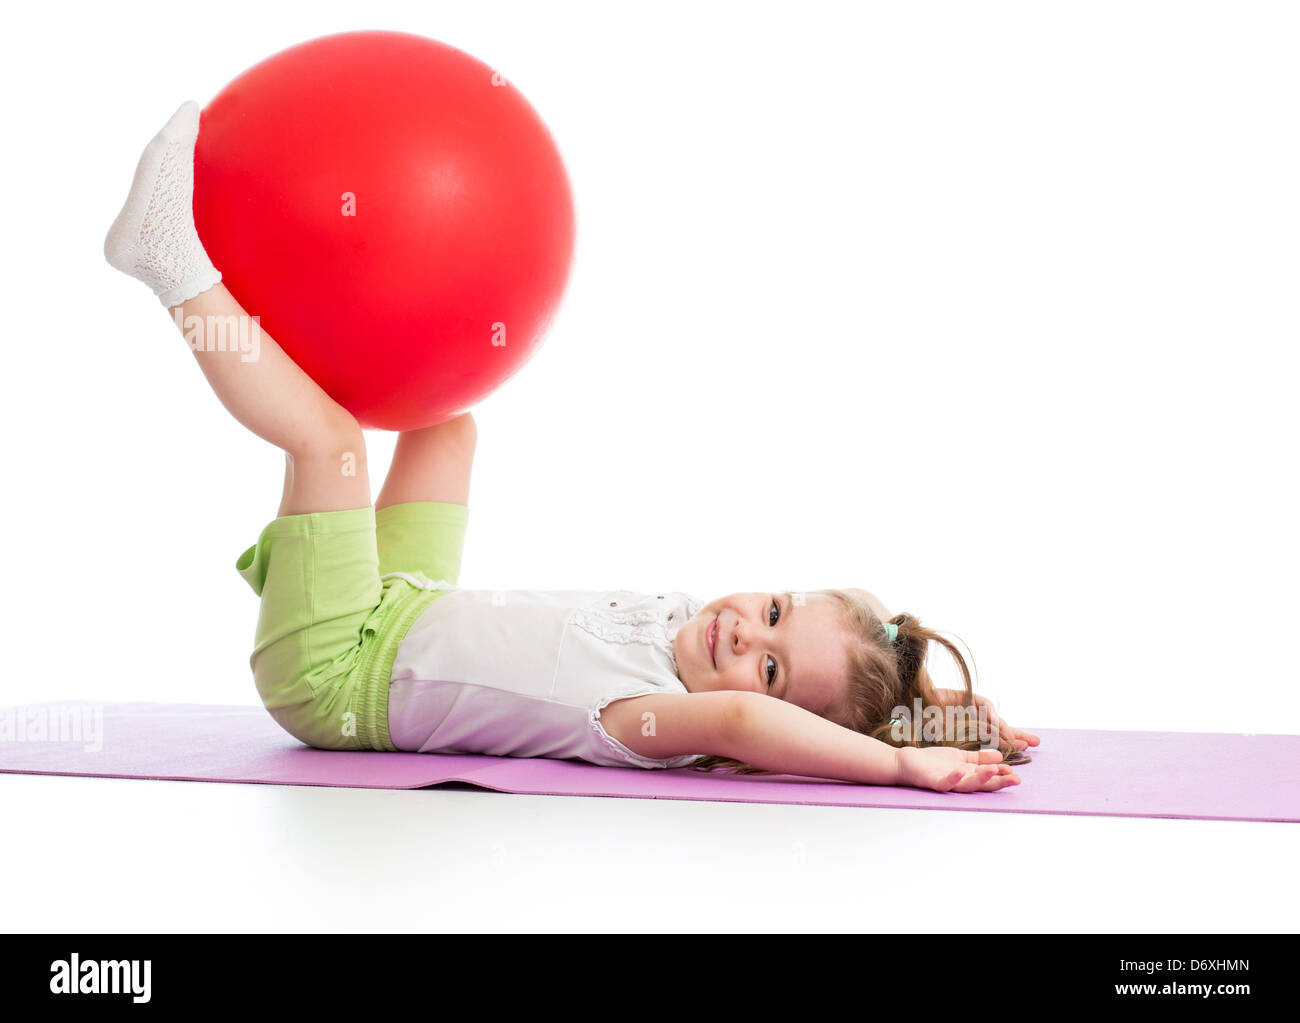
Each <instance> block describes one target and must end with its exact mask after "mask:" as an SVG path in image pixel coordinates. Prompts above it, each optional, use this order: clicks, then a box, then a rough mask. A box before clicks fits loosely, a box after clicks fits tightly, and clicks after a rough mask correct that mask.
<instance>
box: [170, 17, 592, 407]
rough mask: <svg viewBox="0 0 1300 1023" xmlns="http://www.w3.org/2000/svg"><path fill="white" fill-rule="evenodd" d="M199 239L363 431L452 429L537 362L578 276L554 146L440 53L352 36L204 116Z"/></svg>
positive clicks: (499, 81) (292, 59)
mask: <svg viewBox="0 0 1300 1023" xmlns="http://www.w3.org/2000/svg"><path fill="white" fill-rule="evenodd" d="M194 220H195V224H196V226H197V227H198V232H199V237H200V238H201V239H202V241H203V245H204V248H206V249H207V252H208V255H209V257H211V259H212V262H213V264H214V265H215V266H216V268H217V269H218V270H220V271H221V274H222V282H223V283H224V284H225V285H226V287H227V288H229V289H230V291H231V293H232V294H233V295H234V296H235V298H236V299H237V300H238V301H239V303H240V304H241V305H242V306H243V307H244V309H245V310H246V311H247V312H248V313H249V315H251V316H257V317H260V320H259V323H260V325H261V328H262V330H263V331H264V332H265V333H267V334H269V335H270V337H271V338H273V339H274V340H275V341H276V342H277V343H278V344H279V345H280V346H281V347H282V348H283V349H284V350H285V351H286V352H287V353H288V354H289V356H290V357H291V358H292V359H293V360H294V361H295V362H296V363H297V364H298V365H299V366H301V367H302V369H303V370H304V371H306V373H307V374H308V375H309V376H310V377H311V378H312V379H313V380H315V381H316V383H318V384H319V385H320V386H321V387H322V388H323V389H324V390H325V392H326V393H328V394H329V395H330V396H331V397H332V398H333V399H334V400H335V401H337V402H338V403H339V404H340V405H342V406H343V407H344V408H346V409H347V410H348V411H349V412H351V413H352V414H353V415H354V416H355V417H356V418H357V421H358V422H359V423H360V424H361V425H362V426H366V427H372V428H376V429H384V430H412V429H419V428H420V427H424V426H431V425H433V424H434V423H439V422H442V421H444V420H446V419H450V418H451V417H452V416H454V415H457V414H459V413H461V412H464V411H465V410H467V409H468V408H470V407H471V406H472V405H474V404H475V403H476V402H478V401H479V400H480V399H482V398H483V397H484V396H485V395H487V394H488V393H490V392H491V391H492V390H493V389H494V388H496V387H497V386H498V385H500V384H501V383H502V382H503V381H505V380H506V379H507V378H508V377H509V376H510V375H511V374H513V373H514V372H515V371H517V370H518V369H519V368H520V367H521V366H523V364H524V363H525V362H526V361H527V360H528V359H529V357H530V356H531V355H532V354H533V352H534V351H536V349H537V348H538V346H539V345H540V344H541V341H542V338H543V336H544V334H545V333H546V331H547V328H548V327H549V325H550V322H551V320H552V318H553V317H554V315H555V311H556V308H557V307H558V305H559V302H560V298H561V296H562V295H563V292H564V286H565V282H566V281H567V279H568V275H569V267H570V264H571V262H572V257H573V242H574V232H575V224H574V210H573V195H572V192H571V190H570V187H569V179H568V175H567V174H566V172H565V169H564V163H563V161H562V160H561V158H560V154H559V152H558V150H557V149H556V146H555V142H554V140H553V139H552V138H551V134H550V132H549V131H548V130H547V128H546V125H545V124H544V123H543V122H542V120H541V118H540V117H539V116H538V115H537V112H536V111H535V110H533V108H532V107H531V106H530V105H529V103H528V101H527V100H526V99H524V97H523V95H522V94H521V93H520V92H519V91H518V90H517V89H516V88H515V87H514V86H513V85H511V84H510V83H509V82H507V81H505V80H504V79H503V78H502V77H501V75H500V74H498V73H496V72H494V71H493V69H492V68H490V67H488V66H487V65H486V64H484V63H482V62H481V61H479V60H476V59H475V58H474V57H471V56H469V55H468V54H466V53H463V52H461V51H460V50H457V49H455V48H454V47H451V46H447V45H446V44H444V43H439V42H436V41H434V40H432V39H426V38H424V37H422V36H416V35H409V34H406V33H402V32H345V33H342V34H340V35H333V36H326V37H324V38H321V39H315V40H312V41H310V42H306V43H302V44H300V45H298V46H294V47H291V48H290V49H287V50H284V51H282V52H280V53H278V54H276V55H274V56H272V57H269V58H268V59H266V60H264V61H262V62H261V63H260V64H258V65H256V66H255V67H253V68H250V69H249V70H248V71H245V72H244V73H243V74H242V75H240V76H239V77H238V78H236V79H235V80H234V81H232V82H231V83H230V84H229V85H227V86H226V87H225V88H224V89H223V90H222V91H221V92H220V93H219V94H218V95H217V97H216V98H215V99H213V100H212V102H211V103H209V104H208V105H207V107H206V108H204V110H203V112H202V115H201V117H200V121H199V138H198V143H197V145H196V148H195V154H194Z"/></svg>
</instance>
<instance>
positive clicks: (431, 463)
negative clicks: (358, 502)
mask: <svg viewBox="0 0 1300 1023" xmlns="http://www.w3.org/2000/svg"><path fill="white" fill-rule="evenodd" d="M477 443H478V426H477V424H476V423H475V422H474V418H473V416H471V415H470V413H468V412H466V413H464V414H463V415H460V416H457V417H456V418H455V419H449V420H448V421H447V422H445V423H438V424H437V425H436V426H427V427H425V428H424V429H423V430H405V431H403V432H402V433H401V434H399V435H398V437H397V447H396V448H394V449H393V461H392V464H391V465H390V466H389V468H388V476H387V477H386V478H385V480H384V485H383V487H382V489H381V490H380V491H379V500H377V501H376V502H375V509H376V510H378V509H380V508H387V507H388V506H389V505H390V504H402V503H404V502H406V501H442V502H445V503H447V504H463V505H468V504H469V482H470V473H471V470H472V469H473V467H474V449H475V447H476V446H477Z"/></svg>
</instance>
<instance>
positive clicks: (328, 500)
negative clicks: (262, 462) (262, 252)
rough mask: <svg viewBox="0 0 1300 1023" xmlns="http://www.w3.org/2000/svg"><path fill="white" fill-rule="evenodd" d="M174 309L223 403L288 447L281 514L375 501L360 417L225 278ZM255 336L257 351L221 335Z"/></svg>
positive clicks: (242, 420) (240, 418)
mask: <svg viewBox="0 0 1300 1023" xmlns="http://www.w3.org/2000/svg"><path fill="white" fill-rule="evenodd" d="M169 312H170V313H171V314H172V319H173V321H174V322H176V323H177V324H178V325H179V326H180V328H181V331H182V333H184V334H185V335H186V339H187V341H189V343H190V348H191V350H192V351H193V352H194V356H195V358H196V359H198V362H199V368H200V369H202V370H203V374H204V375H205V376H206V377H207V378H208V383H209V384H211V385H212V389H213V390H214V391H215V392H216V395H217V398H218V399H219V400H220V401H221V404H222V405H224V406H225V407H226V409H227V411H229V412H230V414H231V415H232V416H234V417H235V419H236V420H238V421H239V422H240V423H242V424H243V425H244V426H246V427H247V428H248V429H250V430H252V431H253V433H255V434H257V435H258V436H259V437H261V438H262V439H263V440H267V441H270V442H271V443H272V444H274V445H275V446H276V447H278V448H281V449H282V450H283V451H284V452H285V455H286V458H285V487H284V494H283V496H282V498H281V502H280V511H279V514H280V515H281V516H284V515H303V514H307V513H309V512H324V511H341V510H345V509H349V508H366V507H369V506H370V478H369V476H368V475H367V471H366V443H365V435H364V434H363V433H362V431H361V427H360V426H359V425H357V421H356V419H355V418H354V417H353V416H352V414H351V413H350V412H348V411H347V409H345V408H343V406H341V405H340V404H338V402H336V401H335V400H334V399H333V398H331V397H330V396H329V395H328V394H326V393H325V392H324V391H322V390H321V388H320V386H319V385H318V384H317V383H316V382H315V381H314V380H312V379H311V377H309V376H308V375H307V374H306V373H305V372H303V370H302V369H301V368H300V367H299V366H298V364H297V363H295V362H294V361H293V360H292V359H290V358H289V356H288V355H286V354H285V352H284V349H282V348H281V347H280V346H279V345H278V344H276V342H275V341H274V340H273V339H272V338H271V336H270V335H269V334H267V333H265V332H264V331H262V330H261V328H260V325H257V324H254V323H252V322H251V321H250V320H248V314H247V313H246V312H245V311H244V309H243V307H242V306H241V305H240V304H239V303H238V302H237V301H235V297H234V296H233V295H231V294H230V292H229V291H228V290H226V286H225V285H224V284H216V285H214V286H213V287H211V288H209V289H208V290H207V291H204V292H203V293H201V294H199V295H197V296H195V297H194V298H192V299H189V300H188V301H186V302H183V303H181V304H180V305H178V306H173V307H172V308H171V309H170V310H169ZM218 328H222V329H224V333H221V332H220V331H219V329H218ZM241 329H242V331H243V333H242V334H241V333H239V331H240V330H241ZM254 335H255V336H256V337H257V345H256V347H255V348H253V349H252V351H253V352H255V354H256V358H250V357H249V356H250V353H249V351H241V349H240V347H239V345H238V344H219V343H218V342H217V339H218V338H220V337H225V338H230V337H232V336H233V337H252V336H254ZM221 349H224V350H221Z"/></svg>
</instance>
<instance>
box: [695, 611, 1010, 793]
mask: <svg viewBox="0 0 1300 1023" xmlns="http://www.w3.org/2000/svg"><path fill="white" fill-rule="evenodd" d="M815 592H817V593H824V594H826V595H827V596H830V597H834V598H835V600H836V601H838V603H839V605H840V612H841V614H840V621H841V622H842V624H843V625H844V626H845V628H846V629H847V630H848V632H849V633H850V635H851V636H852V637H853V638H852V642H851V643H850V644H849V648H848V657H847V675H848V700H847V705H845V706H840V707H837V708H835V709H833V710H831V711H828V712H827V713H826V714H824V715H823V716H824V717H826V718H827V719H828V720H831V721H834V722H835V723H836V724H839V725H843V726H844V727H845V728H851V729H852V730H853V731H855V732H861V733H862V734H863V735H869V736H871V737H872V738H873V739H879V740H880V741H881V742H884V743H888V744H889V745H890V746H956V747H958V748H959V749H965V750H977V749H979V748H980V745H981V743H980V740H979V737H978V736H977V735H976V736H974V737H968V735H967V727H968V725H972V724H973V723H974V721H975V691H974V688H973V686H972V684H971V672H970V667H969V666H968V665H967V664H966V659H965V658H964V657H963V656H962V655H961V651H959V650H958V649H957V647H956V646H955V645H954V644H953V643H952V642H951V641H950V640H949V639H947V638H946V637H944V636H941V635H939V633H937V632H935V631H934V630H932V629H928V628H926V627H925V626H923V625H922V624H921V623H920V621H918V620H917V619H916V618H915V617H913V616H912V615H910V614H906V613H903V614H896V615H894V617H892V618H891V619H889V621H890V623H891V624H893V625H896V626H897V627H898V638H897V639H896V640H894V641H893V642H892V643H891V642H890V641H889V636H888V634H887V633H886V632H885V625H884V623H883V622H882V621H881V620H880V619H879V618H877V617H876V615H875V612H873V611H872V610H871V607H870V605H869V604H868V603H867V601H866V600H865V599H864V598H863V596H860V595H859V594H861V593H862V591H860V590H817V591H815ZM931 643H937V644H939V645H940V646H941V647H943V648H944V649H945V650H947V651H948V653H949V654H951V655H952V658H953V660H954V661H956V662H957V666H958V668H960V669H961V674H962V679H963V681H964V682H965V687H966V695H965V698H964V700H963V702H962V706H963V707H966V708H969V710H968V711H966V712H963V713H959V714H955V715H944V716H943V720H944V726H943V736H942V737H941V738H939V737H936V738H934V739H926V740H924V741H923V740H921V739H918V738H917V735H919V734H921V729H920V728H919V724H920V723H919V722H913V723H912V730H911V731H912V734H911V735H908V734H906V731H905V730H902V729H899V730H897V731H898V732H900V733H902V738H898V737H897V736H896V729H895V728H894V726H893V724H892V721H893V719H894V710H895V708H897V707H906V708H908V713H909V714H910V713H911V711H912V708H913V707H914V705H915V701H916V700H918V699H919V700H920V701H921V706H922V707H934V706H939V705H940V704H941V702H942V701H940V699H939V697H938V693H937V692H936V691H935V685H934V682H933V680H932V679H931V678H930V673H929V671H927V670H926V659H927V657H928V655H929V651H930V644H931ZM998 749H999V750H1000V751H1001V752H1002V756H1003V757H1004V758H1006V757H1010V756H1011V755H1012V754H1013V753H1015V747H1014V746H1012V745H1011V743H1010V742H1009V741H1007V740H1006V739H1001V741H1000V743H999V746H998ZM690 767H691V768H692V769H693V770H696V771H713V770H717V769H719V768H731V769H734V773H736V774H761V773H775V772H768V771H767V770H766V769H765V768H761V767H755V766H753V765H752V764H746V763H744V762H743V761H739V760H733V759H731V758H730V757H720V756H706V757H703V758H701V759H700V760H697V761H696V762H695V763H694V764H691V765H690Z"/></svg>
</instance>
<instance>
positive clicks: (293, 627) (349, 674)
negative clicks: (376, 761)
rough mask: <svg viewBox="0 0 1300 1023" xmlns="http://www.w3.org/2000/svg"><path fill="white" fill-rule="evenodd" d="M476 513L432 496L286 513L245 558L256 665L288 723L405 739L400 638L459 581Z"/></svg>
mask: <svg viewBox="0 0 1300 1023" xmlns="http://www.w3.org/2000/svg"><path fill="white" fill-rule="evenodd" d="M468 516H469V509H468V508H466V507H465V506H464V505H459V504H443V503H441V502H434V501H412V502H408V503H405V504H394V505H390V506H388V507H387V508H381V509H380V510H379V511H375V509H374V508H373V507H366V508H354V509H348V510H346V511H333V512H310V513H308V514H305V515H285V516H282V517H280V518H277V519H275V520H273V521H272V522H270V523H269V524H268V525H267V526H266V528H265V529H263V530H262V533H261V536H259V537H258V540H257V542H256V543H255V544H253V546H251V547H249V548H248V549H247V550H246V551H244V553H243V554H241V555H240V556H239V559H238V560H237V561H236V562H235V568H236V570H237V571H238V572H239V574H240V575H242V576H243V577H244V579H245V580H247V582H248V584H249V586H251V587H252V588H253V592H254V593H256V594H257V595H258V596H259V597H261V598H262V605H261V610H260V612H259V613H258V617H257V631H256V634H255V636H254V642H253V654H252V656H251V657H250V658H249V664H250V665H251V666H252V669H253V679H254V681H255V682H256V684H257V691H258V693H259V694H260V695H261V697H262V702H263V703H264V704H265V705H266V709H267V710H268V711H270V713H271V717H273V718H274V719H275V720H276V721H277V722H278V723H279V724H280V726H281V727H282V728H284V730H285V731H287V732H288V733H289V734H290V735H292V736H293V737H294V738H296V739H298V740H300V741H301V742H305V743H306V744H307V745H309V746H315V747H317V748H318V749H332V750H395V749H396V747H395V746H394V745H393V741H392V738H391V737H390V735H389V732H388V687H389V683H390V681H391V677H392V669H393V660H394V658H395V657H396V656H397V646H398V644H399V643H400V642H401V640H402V637H403V636H405V635H406V630H407V629H408V628H410V625H411V623H412V622H414V621H415V619H416V618H417V617H418V616H419V614H420V612H421V611H423V610H424V609H425V608H426V607H428V606H429V604H431V603H432V602H433V601H434V600H436V599H437V598H438V597H440V596H442V595H443V594H445V593H447V592H448V590H449V589H450V588H451V587H454V586H456V585H457V582H458V579H459V577H460V561H461V552H462V549H463V547H464V542H465V527H466V523H467V521H468ZM392 573H397V574H392Z"/></svg>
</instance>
